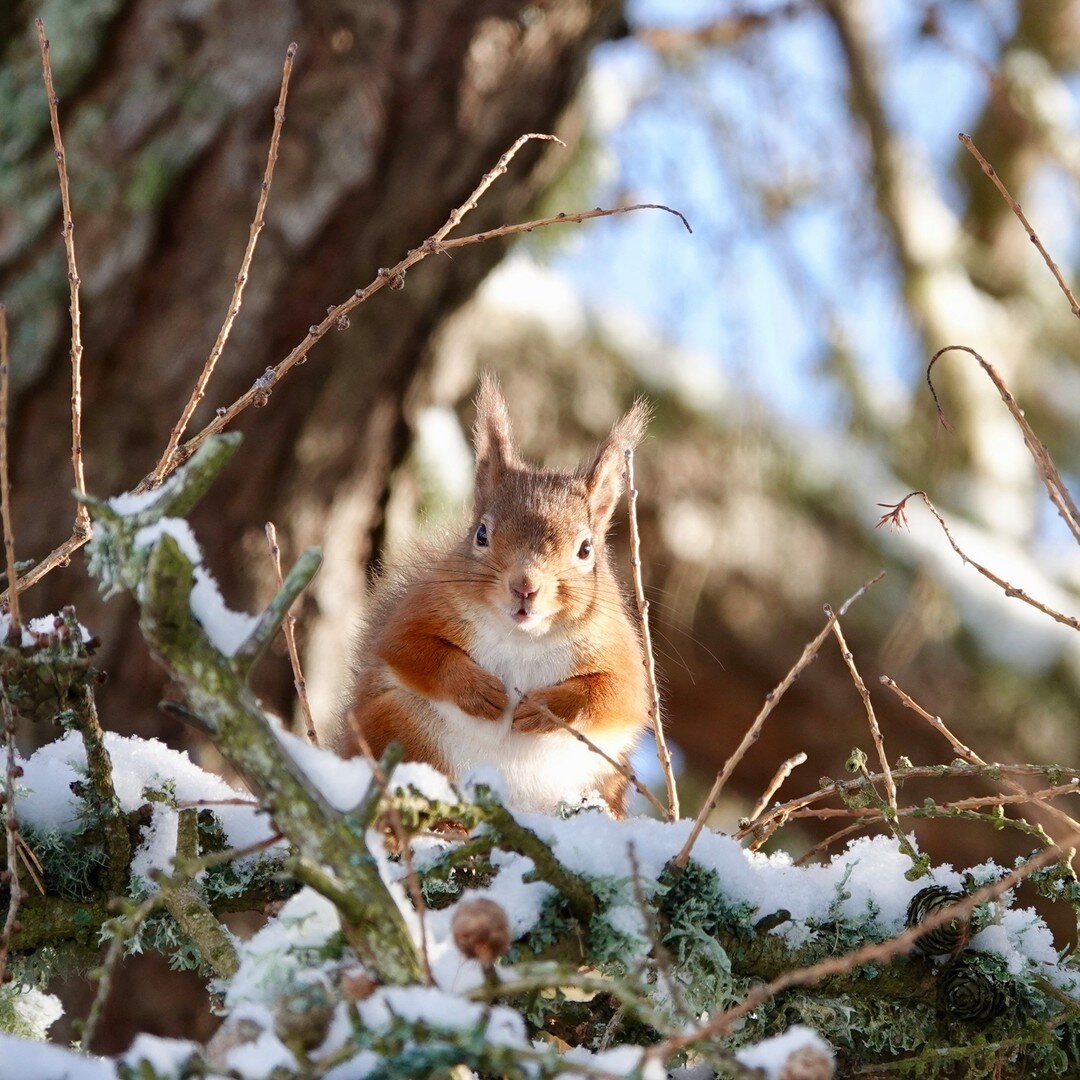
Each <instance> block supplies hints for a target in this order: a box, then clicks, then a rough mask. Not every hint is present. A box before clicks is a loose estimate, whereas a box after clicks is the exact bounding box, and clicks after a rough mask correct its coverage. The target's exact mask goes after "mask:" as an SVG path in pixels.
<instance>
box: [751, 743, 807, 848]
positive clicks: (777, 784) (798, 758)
mask: <svg viewBox="0 0 1080 1080" xmlns="http://www.w3.org/2000/svg"><path fill="white" fill-rule="evenodd" d="M805 761H806V752H805V751H803V750H800V751H799V752H798V753H797V754H793V755H792V756H791V757H789V758H788V759H787V761H785V762H784V763H783V764H782V765H781V766H780V768H779V769H777V770H776V772H775V773H774V775H773V778H772V779H771V780H770V781H769V786H768V787H767V788H766V789H765V790H764V791H763V792H762V793H761V798H760V799H758V801H757V802H756V803H754V809H753V810H751V811H750V813H749V815H748V816H747V817H745V818H743V819H742V820H741V821H740V822H739V826H740V827H741V828H744V829H746V828H749V827H750V826H751V825H753V823H754V822H755V821H757V819H758V818H759V817H761V815H762V814H764V813H765V808H766V807H767V806H768V805H769V803H770V802H772V799H773V796H774V795H775V794H776V793H777V792H778V791H779V790H780V788H781V786H782V785H783V783H784V781H785V780H787V778H788V777H789V776H790V775H791V774H792V772H793V771H794V770H795V769H797V768H798V767H799V766H800V765H802V764H803V763H804V762H805Z"/></svg>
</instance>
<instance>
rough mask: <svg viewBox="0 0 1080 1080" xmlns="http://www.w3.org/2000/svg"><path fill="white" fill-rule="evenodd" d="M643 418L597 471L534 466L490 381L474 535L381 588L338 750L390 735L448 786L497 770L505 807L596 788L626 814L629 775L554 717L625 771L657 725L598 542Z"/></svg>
mask: <svg viewBox="0 0 1080 1080" xmlns="http://www.w3.org/2000/svg"><path fill="white" fill-rule="evenodd" d="M647 420H648V409H647V407H646V406H645V404H644V403H643V402H641V401H638V402H637V403H635V405H634V406H633V408H631V409H630V411H629V412H628V413H627V414H626V415H625V416H623V417H622V419H621V420H619V421H618V422H617V423H616V424H615V426H614V427H613V428H612V429H611V433H610V434H609V435H608V437H607V438H606V439H605V440H604V442H603V443H602V444H601V446H600V448H599V450H598V451H597V454H596V456H595V458H594V459H593V460H592V462H591V463H588V464H584V465H582V466H579V467H578V468H577V469H575V470H573V471H558V470H554V469H544V468H537V467H534V466H532V465H528V464H526V463H525V462H523V461H522V460H521V459H520V458H519V456H518V453H517V450H516V449H515V446H514V441H513V435H512V432H511V427H510V416H509V412H508V410H507V406H506V402H505V400H504V399H503V396H502V393H501V391H500V390H499V387H498V384H497V383H496V382H495V380H494V379H493V378H491V377H490V376H485V377H484V378H483V379H482V380H481V383H480V391H479V394H478V396H477V400H476V424H475V427H474V432H473V443H474V447H475V451H476V488H475V498H474V504H473V510H472V518H471V522H470V524H469V526H468V530H467V531H463V532H461V533H460V534H459V535H458V536H456V537H455V538H453V539H452V540H451V541H450V542H449V543H446V544H444V545H443V546H442V547H441V548H436V549H431V550H428V551H426V552H424V553H423V554H422V555H421V556H420V557H418V558H416V559H413V560H411V561H410V565H409V566H408V567H407V568H405V569H403V570H401V571H399V572H397V573H396V574H389V575H387V576H385V577H384V578H383V580H382V581H381V582H380V584H379V585H378V586H377V587H376V592H375V595H374V597H373V598H372V608H371V615H370V617H369V619H368V621H367V625H366V628H365V629H364V630H363V631H362V632H361V638H360V642H359V647H358V650H357V654H356V657H357V658H356V661H355V668H354V682H353V689H352V692H351V695H350V698H349V701H350V704H349V707H348V709H347V711H346V713H345V715H344V716H343V717H342V718H341V722H340V724H339V726H338V730H337V732H336V736H337V737H336V743H337V746H336V748H337V749H338V751H339V752H340V753H342V754H344V755H345V756H352V755H354V754H356V753H358V752H359V750H360V739H359V738H358V735H362V737H363V739H364V740H366V742H367V743H368V745H369V746H370V748H371V750H372V751H373V752H374V753H375V754H376V755H378V754H381V753H382V751H383V750H384V749H385V748H386V746H387V744H389V743H390V742H391V741H392V740H395V739H396V740H398V741H399V742H401V743H402V744H403V745H404V747H405V754H406V759H407V760H410V761H424V762H427V763H428V764H430V765H433V766H435V767H436V768H438V769H440V770H441V771H443V772H444V773H446V774H447V775H448V776H449V777H450V778H451V779H454V780H460V779H462V778H463V777H464V776H465V775H466V774H467V773H468V772H469V771H470V770H472V769H475V768H476V767H477V766H481V765H494V766H495V767H497V768H498V769H499V770H500V771H501V772H502V774H503V777H504V780H505V784H506V797H507V801H508V802H509V804H510V805H512V806H516V807H519V808H522V809H530V810H543V811H550V810H552V809H554V808H555V807H556V805H557V804H558V803H559V802H560V801H566V802H570V803H573V802H579V801H581V800H582V799H583V798H586V797H588V796H589V795H590V794H592V793H594V792H595V793H599V794H600V796H601V797H602V798H603V799H604V801H605V802H606V803H607V805H608V807H609V808H610V810H611V812H612V813H613V814H614V815H615V816H617V817H622V816H624V815H625V812H626V793H627V792H626V789H627V781H626V779H625V777H624V776H623V775H621V774H620V772H619V771H618V770H617V769H615V768H613V767H612V765H611V764H610V763H609V762H607V761H605V760H604V758H603V757H602V756H601V755H599V754H597V753H596V752H595V751H594V750H592V749H590V748H589V747H588V746H587V745H586V744H585V743H584V742H582V741H581V740H580V739H578V738H576V737H575V736H574V735H573V733H572V732H570V731H567V730H566V729H565V728H562V727H560V726H559V725H558V724H556V723H554V722H553V721H552V720H551V717H550V716H548V715H547V714H546V712H547V710H550V712H551V713H553V714H554V715H555V716H557V717H560V718H561V719H562V720H564V721H565V722H566V723H568V724H570V725H572V727H573V728H574V729H575V730H577V731H580V732H581V733H582V734H583V735H585V736H586V737H587V738H588V739H589V740H590V741H591V742H593V743H595V744H596V745H597V746H598V747H600V748H601V749H602V750H603V751H604V752H605V753H606V754H607V755H608V756H610V757H611V758H612V759H613V760H615V761H618V762H620V764H623V765H625V764H626V763H627V761H628V759H629V756H630V754H631V753H632V751H633V748H634V745H635V743H636V742H637V740H638V738H639V736H640V735H641V733H642V730H643V729H644V728H645V726H646V724H647V723H648V720H649V701H650V697H649V692H648V687H647V683H646V678H645V668H644V654H643V651H642V644H641V638H640V636H639V634H638V631H637V628H636V624H634V623H632V622H631V620H630V618H629V615H628V613H627V608H626V603H625V601H624V598H623V595H622V592H621V590H620V588H619V585H618V582H617V581H616V579H615V575H614V573H613V571H612V568H611V563H610V559H609V556H608V551H607V546H606V542H605V538H606V534H607V531H608V527H609V525H610V524H611V516H612V513H613V511H614V510H615V507H616V505H617V504H618V501H619V498H620V496H621V495H622V490H623V473H624V469H625V452H626V450H627V449H632V448H633V447H634V446H635V445H636V444H637V443H638V441H639V440H640V439H641V437H642V435H643V434H644V430H645V425H646V422H647Z"/></svg>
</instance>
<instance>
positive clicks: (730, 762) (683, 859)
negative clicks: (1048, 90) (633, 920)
mask: <svg viewBox="0 0 1080 1080" xmlns="http://www.w3.org/2000/svg"><path fill="white" fill-rule="evenodd" d="M884 576H885V571H884V570H883V571H882V572H881V573H880V574H878V575H877V576H876V577H874V578H871V580H870V581H868V582H867V583H866V584H865V585H863V586H862V587H861V588H859V589H857V590H856V591H855V592H854V593H852V595H851V596H849V597H848V598H847V600H845V601H844V602H843V604H841V605H840V610H839V611H838V612H836V613H835V614H830V615H829V618H828V621H827V622H826V623H825V626H824V628H823V629H822V630H821V632H820V633H819V634H818V635H817V637H815V638H814V640H813V641H811V642H810V643H809V644H808V645H807V646H806V648H804V649H803V651H802V655H801V656H800V657H799V659H798V660H796V661H795V664H794V666H793V667H792V668H791V670H790V671H788V673H787V674H786V675H785V676H784V677H783V678H782V679H781V680H780V682H779V683H778V684H777V685H776V688H775V689H773V690H770V691H769V693H768V694H767V695H766V697H765V704H764V705H763V706H762V707H761V711H760V712H759V713H758V714H757V716H756V717H755V718H754V722H753V723H752V724H751V725H750V727H749V729H748V730H747V732H746V734H745V735H743V737H742V741H741V742H740V743H739V745H738V746H737V747H736V748H735V752H734V753H733V754H732V755H731V757H729V758H728V759H727V761H725V762H724V767H723V768H722V769H721V770H720V772H719V773H718V774H717V777H716V780H715V782H714V783H713V786H712V789H711V790H710V791H709V794H708V797H707V798H706V799H705V803H704V805H703V806H702V807H701V810H700V812H699V813H698V816H697V819H696V820H695V821H694V827H693V828H692V829H691V830H690V835H689V836H688V837H687V838H686V843H685V844H683V846H682V850H681V851H680V852H679V854H678V855H677V856H676V857H675V862H674V865H675V866H676V867H677V868H678V869H680V870H683V869H685V868H686V864H687V861H688V860H689V858H690V852H691V851H692V850H693V847H694V844H695V843H696V842H697V838H698V836H699V835H700V834H701V830H702V829H703V828H704V827H705V819H706V818H707V817H708V816H709V814H711V813H712V811H713V808H714V807H715V806H716V803H717V801H718V800H719V798H720V793H721V792H722V791H723V790H724V785H725V784H726V783H727V782H728V779H729V778H730V777H731V774H732V773H733V772H734V771H735V767H736V766H737V765H738V764H739V762H740V761H742V759H743V758H744V757H745V756H746V752H747V751H748V750H749V749H750V747H751V746H753V744H754V743H755V742H757V739H758V736H759V735H760V734H761V728H762V726H763V725H764V723H765V721H766V720H767V719H768V718H769V714H770V713H771V712H772V711H773V709H775V708H776V706H777V705H778V704H779V703H780V699H781V698H782V697H783V696H784V694H786V693H787V691H788V689H789V688H790V687H791V685H792V683H794V682H795V680H796V679H797V678H798V677H799V673H800V672H801V671H802V670H803V669H804V668H805V667H806V666H807V665H808V664H810V663H811V661H813V659H814V658H815V657H816V656H817V653H818V649H820V648H821V644H822V642H823V641H824V640H825V639H826V638H827V637H828V636H829V634H831V633H832V628H833V624H834V623H835V622H836V620H837V619H838V618H840V617H841V616H843V615H846V614H847V612H848V610H849V608H850V607H851V605H852V604H854V603H855V601H856V600H858V599H859V598H860V597H861V596H862V595H863V593H865V592H866V591H867V589H869V588H870V587H871V586H873V585H876V584H877V583H878V582H879V581H880V580H881V579H882V578H883V577H884Z"/></svg>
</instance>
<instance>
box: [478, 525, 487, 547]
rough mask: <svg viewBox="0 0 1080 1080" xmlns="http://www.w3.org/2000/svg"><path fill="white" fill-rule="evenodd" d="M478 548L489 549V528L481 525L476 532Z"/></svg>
mask: <svg viewBox="0 0 1080 1080" xmlns="http://www.w3.org/2000/svg"><path fill="white" fill-rule="evenodd" d="M476 546H477V547H487V546H488V533H487V526H486V525H481V526H480V527H479V528H478V529H477V530H476Z"/></svg>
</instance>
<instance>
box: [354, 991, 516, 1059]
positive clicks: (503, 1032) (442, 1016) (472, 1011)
mask: <svg viewBox="0 0 1080 1080" xmlns="http://www.w3.org/2000/svg"><path fill="white" fill-rule="evenodd" d="M357 1009H358V1011H359V1013H360V1020H361V1022H362V1023H363V1025H364V1026H365V1027H367V1028H370V1029H372V1030H375V1031H378V1030H381V1029H383V1028H387V1027H389V1026H390V1025H391V1024H393V1022H394V1019H395V1017H397V1018H400V1019H401V1020H404V1021H405V1022H406V1023H409V1024H420V1023H422V1024H425V1025H427V1026H429V1027H433V1028H441V1029H442V1030H443V1031H466V1030H469V1029H472V1028H476V1027H478V1026H479V1025H480V1024H481V1021H484V1022H485V1026H484V1032H485V1039H486V1041H487V1042H489V1043H491V1044H492V1045H493V1046H503V1047H520V1048H524V1047H527V1046H528V1045H529V1043H528V1040H527V1039H526V1037H525V1022H524V1020H522V1018H521V1017H520V1016H519V1015H518V1014H517V1013H516V1012H515V1011H514V1010H513V1009H509V1008H507V1007H506V1006H504V1005H496V1006H494V1007H493V1006H490V1005H481V1004H478V1003H476V1002H472V1001H463V1000H462V999H461V998H460V997H457V996H456V995H454V994H448V993H446V992H445V991H443V990H439V989H437V988H436V987H434V986H384V987H380V988H379V989H378V990H376V991H375V993H373V994H372V995H371V997H369V998H368V999H367V1000H366V1001H361V1002H359V1003H358V1005H357Z"/></svg>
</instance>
